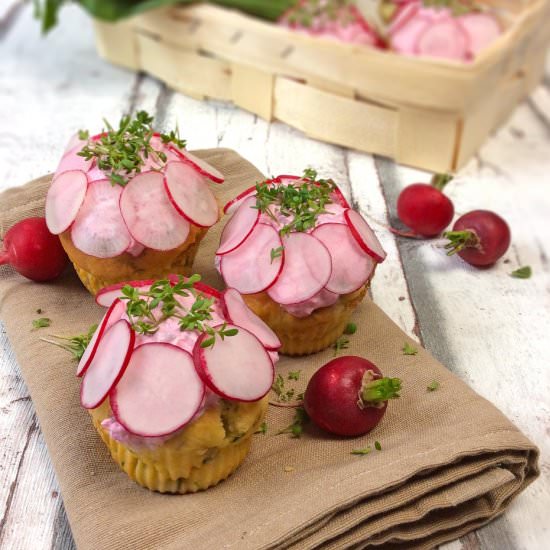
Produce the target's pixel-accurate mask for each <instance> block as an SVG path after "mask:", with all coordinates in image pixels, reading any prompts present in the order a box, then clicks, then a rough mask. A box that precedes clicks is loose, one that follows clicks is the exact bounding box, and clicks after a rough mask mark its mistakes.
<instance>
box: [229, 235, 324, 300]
mask: <svg viewBox="0 0 550 550" xmlns="http://www.w3.org/2000/svg"><path fill="white" fill-rule="evenodd" d="M283 247H284V254H285V259H284V265H283V269H282V271H281V274H280V275H279V278H278V279H277V280H276V281H275V284H274V285H273V286H272V287H270V288H269V289H268V291H267V293H268V294H269V296H270V297H271V298H272V299H273V300H275V301H276V302H278V303H279V304H283V305H284V304H295V303H297V302H303V301H304V300H308V299H309V298H311V297H312V296H315V294H317V293H318V292H319V291H320V290H321V289H322V288H323V287H324V286H325V285H326V284H327V282H328V280H329V279H330V275H331V271H332V262H331V259H330V254H329V251H328V250H327V248H326V246H325V245H324V244H323V243H321V241H319V240H317V239H316V238H315V237H313V236H311V235H309V234H308V233H290V234H289V235H288V236H287V237H285V238H284V239H283ZM232 286H234V285H232ZM237 290H238V289H237Z"/></svg>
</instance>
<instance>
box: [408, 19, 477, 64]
mask: <svg viewBox="0 0 550 550" xmlns="http://www.w3.org/2000/svg"><path fill="white" fill-rule="evenodd" d="M468 47H469V44H468V36H467V35H466V33H465V32H464V30H463V29H462V27H461V26H460V25H459V24H458V23H457V22H456V21H455V20H454V19H453V18H452V17H449V18H448V19H445V20H443V21H437V22H435V23H431V24H429V25H428V26H427V27H426V28H425V29H424V31H423V32H422V33H421V34H420V35H419V38H418V42H417V45H416V51H417V52H418V53H419V54H421V55H426V56H430V57H438V58H439V57H441V58H444V59H456V60H458V61H463V60H465V59H466V58H467V54H468Z"/></svg>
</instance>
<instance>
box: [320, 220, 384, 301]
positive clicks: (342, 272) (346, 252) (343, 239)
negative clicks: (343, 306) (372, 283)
mask: <svg viewBox="0 0 550 550" xmlns="http://www.w3.org/2000/svg"><path fill="white" fill-rule="evenodd" d="M312 235H313V236H314V237H315V238H316V239H319V240H320V241H321V242H322V243H323V244H324V245H325V246H326V247H327V249H328V251H329V252H330V257H331V260H332V273H331V276H330V279H329V280H328V283H327V284H326V286H325V288H326V289H327V290H330V291H331V292H334V293H336V294H348V293H350V292H355V291H356V290H357V289H359V288H361V287H362V286H363V285H364V284H365V283H366V282H367V280H368V278H369V277H370V276H371V274H372V271H373V269H374V266H375V261H374V259H373V258H372V257H371V256H370V255H369V254H366V253H365V251H364V250H363V249H362V248H361V247H360V246H359V244H358V243H357V240H356V239H355V238H354V237H353V235H352V234H351V231H350V230H349V228H348V226H347V225H344V224H337V223H326V224H324V225H320V226H319V227H317V228H316V229H315V230H314V231H313V233H312ZM350 266H353V267H352V268H351V269H350Z"/></svg>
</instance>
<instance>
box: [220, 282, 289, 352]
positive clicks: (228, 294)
mask: <svg viewBox="0 0 550 550" xmlns="http://www.w3.org/2000/svg"><path fill="white" fill-rule="evenodd" d="M223 304H224V306H225V316H226V317H227V319H228V321H229V322H231V323H233V324H234V325H237V326H239V327H242V328H244V329H246V330H248V331H250V332H251V333H252V334H254V336H256V338H258V340H259V341H260V342H261V343H262V344H263V345H264V346H265V348H266V349H268V350H270V351H276V350H278V349H279V348H280V347H281V341H280V340H279V338H278V337H277V335H276V334H275V333H274V332H273V331H272V330H271V329H270V328H269V327H268V326H267V325H266V324H265V323H264V322H263V321H262V320H261V319H260V318H259V317H258V316H257V315H256V314H255V313H254V312H253V311H252V310H251V309H250V308H249V307H248V306H247V305H246V302H245V301H244V300H243V298H242V296H241V295H240V293H239V292H238V291H237V290H235V289H234V288H228V289H227V290H225V291H224V293H223Z"/></svg>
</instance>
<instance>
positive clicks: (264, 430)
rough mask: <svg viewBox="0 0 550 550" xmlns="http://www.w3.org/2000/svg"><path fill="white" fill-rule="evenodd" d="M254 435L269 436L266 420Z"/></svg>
mask: <svg viewBox="0 0 550 550" xmlns="http://www.w3.org/2000/svg"><path fill="white" fill-rule="evenodd" d="M254 433H257V434H262V435H265V434H267V422H266V421H265V420H264V421H263V422H262V423H261V424H260V426H259V427H258V429H257V430H256V431H255V432H254Z"/></svg>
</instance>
